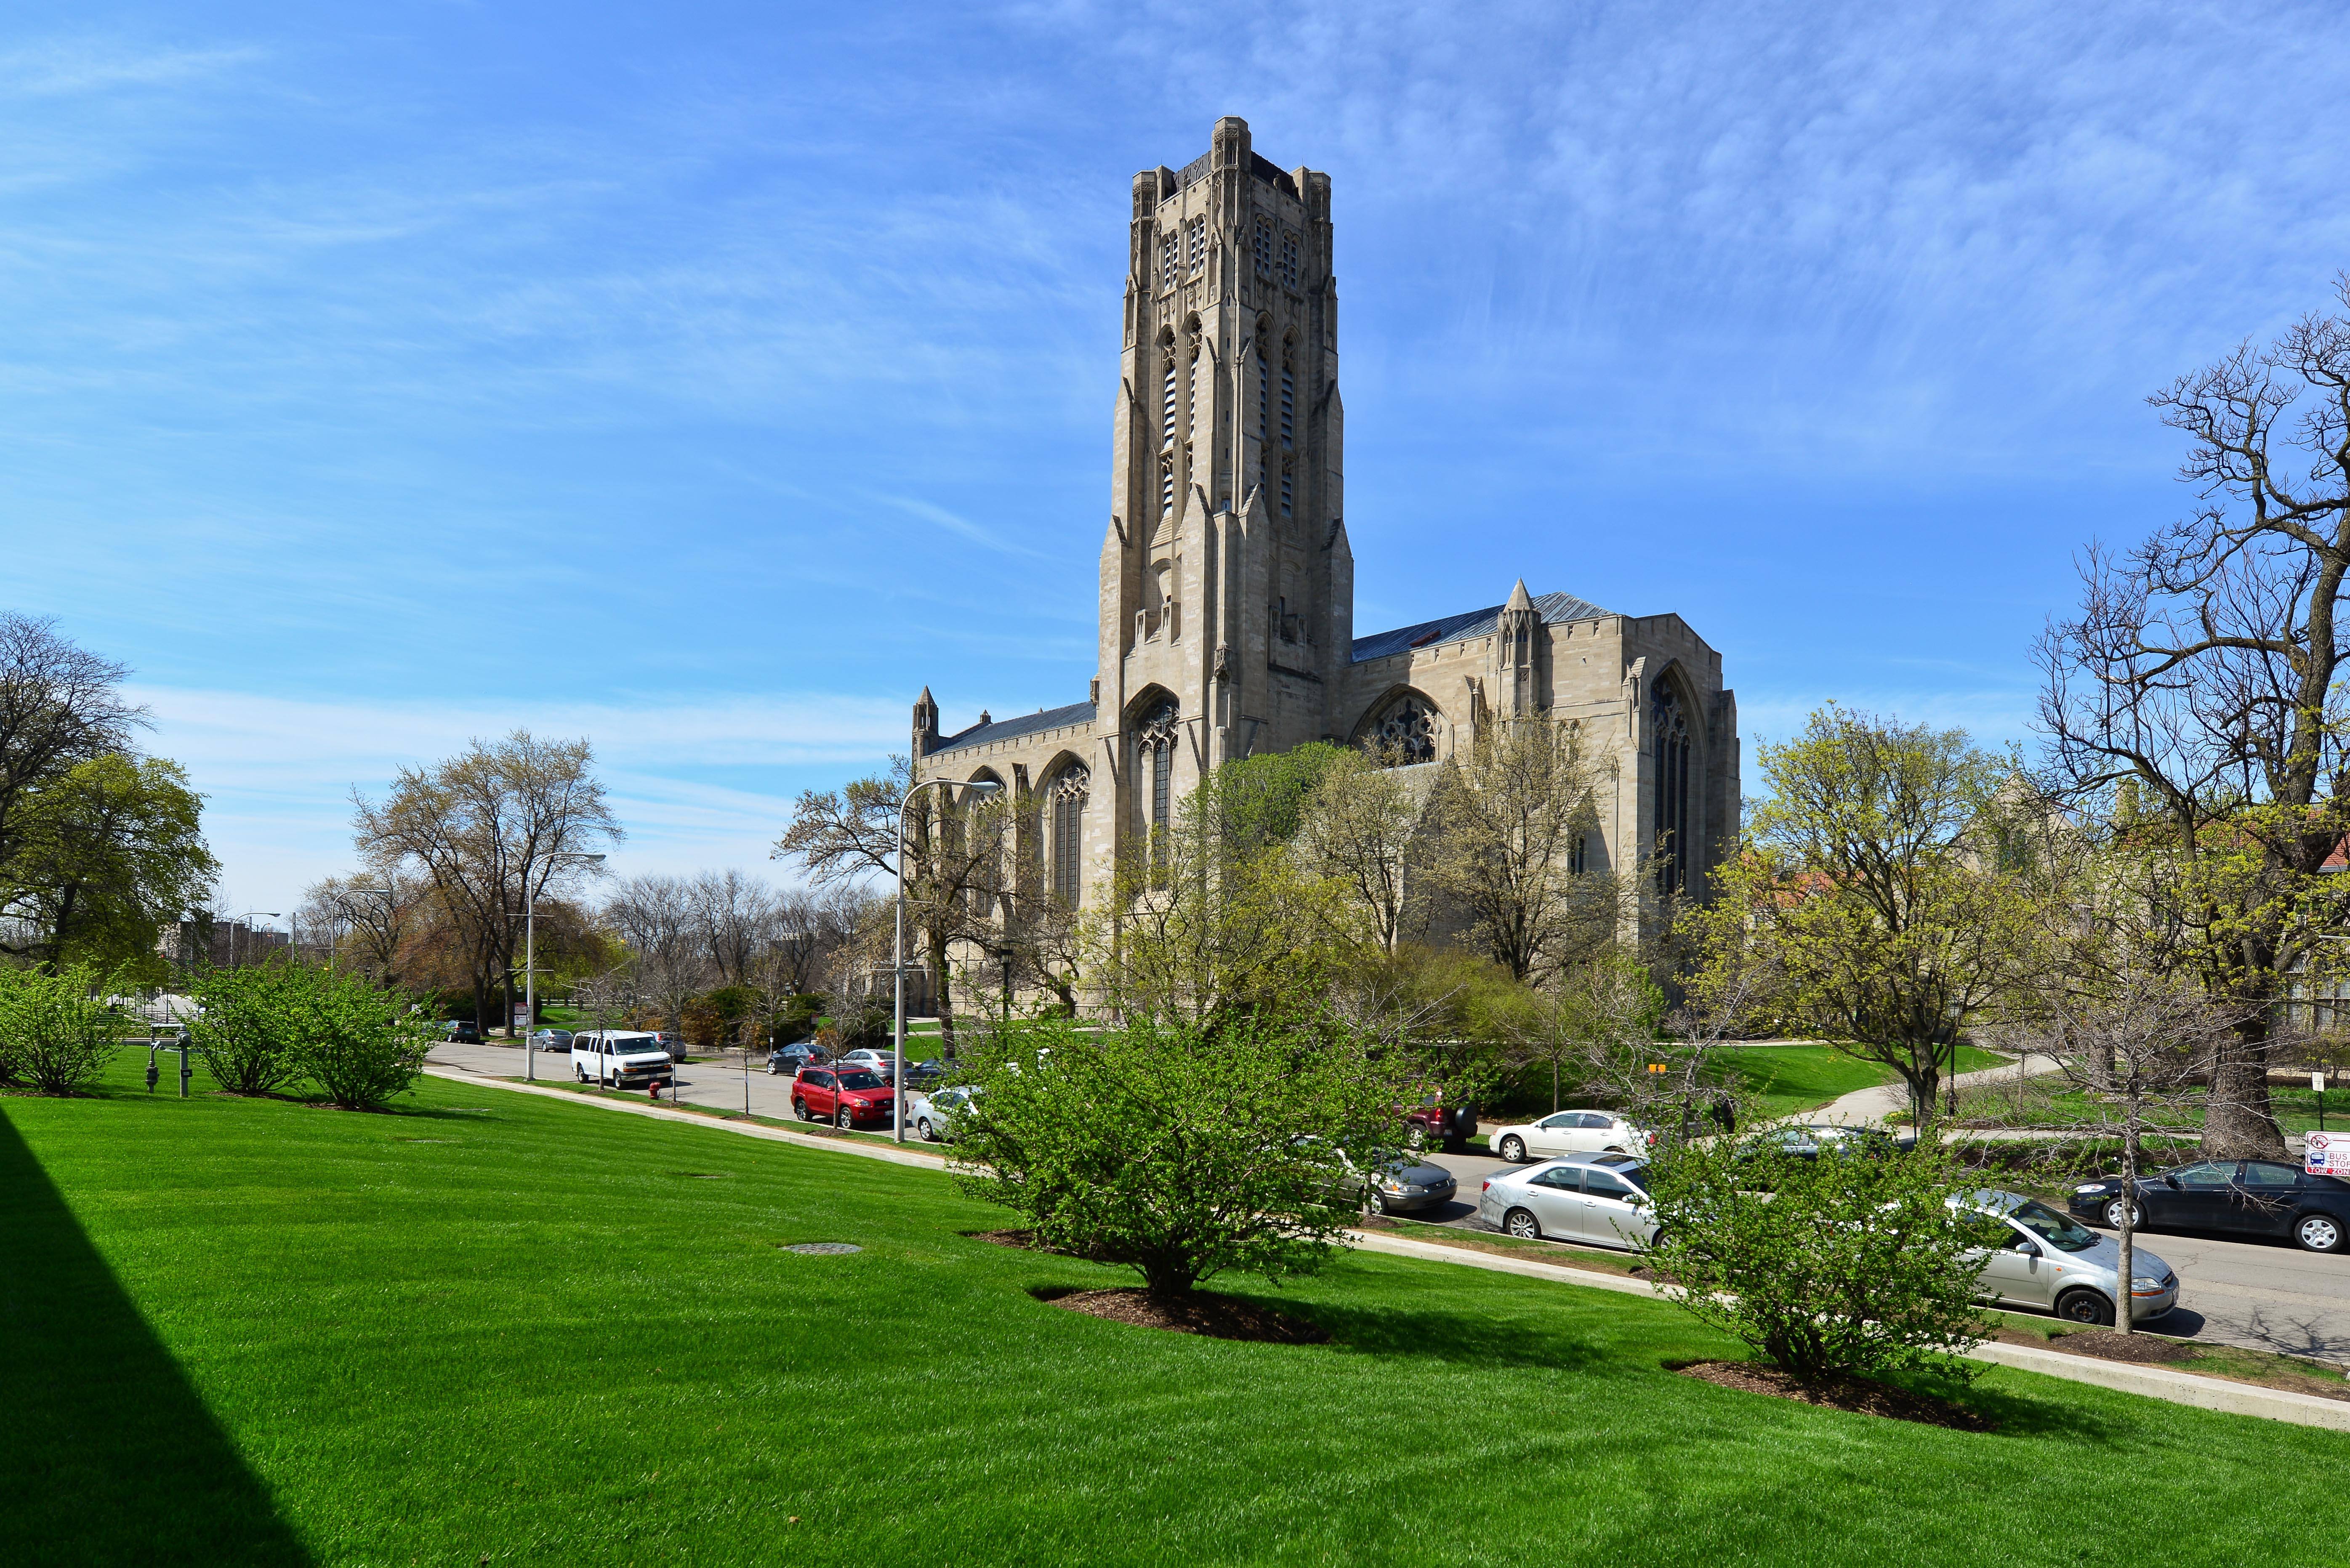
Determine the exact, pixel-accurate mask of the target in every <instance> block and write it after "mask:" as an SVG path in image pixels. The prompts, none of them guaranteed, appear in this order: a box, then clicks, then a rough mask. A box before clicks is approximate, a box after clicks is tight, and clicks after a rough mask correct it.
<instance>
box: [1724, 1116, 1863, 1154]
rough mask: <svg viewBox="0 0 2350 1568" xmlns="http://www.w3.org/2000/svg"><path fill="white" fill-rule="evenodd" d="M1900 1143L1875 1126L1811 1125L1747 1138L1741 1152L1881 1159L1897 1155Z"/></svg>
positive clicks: (1785, 1128) (1814, 1123) (1779, 1129)
mask: <svg viewBox="0 0 2350 1568" xmlns="http://www.w3.org/2000/svg"><path fill="white" fill-rule="evenodd" d="M1900 1147H1901V1140H1900V1139H1898V1138H1897V1137H1894V1136H1893V1135H1892V1134H1891V1133H1889V1132H1886V1131H1884V1130H1883V1129H1881V1128H1878V1127H1844V1126H1839V1125H1837V1124H1835V1123H1831V1122H1812V1123H1808V1124H1806V1125H1804V1126H1802V1127H1773V1128H1771V1129H1770V1130H1769V1131H1768V1132H1763V1133H1760V1134H1757V1135H1756V1136H1755V1137H1752V1138H1751V1139H1749V1140H1748V1141H1747V1143H1746V1144H1745V1146H1744V1147H1743V1148H1742V1150H1741V1152H1742V1153H1744V1154H1747V1155H1751V1156H1760V1155H1765V1154H1775V1155H1779V1156H1781V1157H1783V1158H1789V1159H1817V1158H1819V1157H1820V1155H1821V1153H1822V1152H1823V1151H1824V1150H1825V1151H1832V1152H1834V1153H1836V1154H1865V1155H1870V1156H1874V1157H1877V1158H1882V1157H1884V1156H1886V1155H1888V1154H1893V1153H1896V1152H1898V1150H1899V1149H1900Z"/></svg>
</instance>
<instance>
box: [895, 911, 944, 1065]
mask: <svg viewBox="0 0 2350 1568" xmlns="http://www.w3.org/2000/svg"><path fill="white" fill-rule="evenodd" d="M922 946H923V948H924V950H926V951H927V952H928V953H929V954H930V959H931V976H932V983H933V984H934V986H935V987H936V991H937V994H936V995H935V996H934V997H933V999H932V1000H933V1001H934V1002H936V1003H937V1006H938V1010H939V1054H940V1056H941V1058H944V1057H948V1056H951V1055H953V1054H954V1048H955V1032H954V995H953V990H952V982H951V981H950V980H949V979H948V976H947V939H946V933H945V932H944V930H942V929H939V928H938V927H934V926H926V927H924V928H923V931H922ZM898 1065H899V1071H901V1072H902V1071H903V1070H904V1068H905V1064H904V1063H902V1062H901V1063H899V1064H898Z"/></svg>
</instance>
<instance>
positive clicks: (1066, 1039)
mask: <svg viewBox="0 0 2350 1568" xmlns="http://www.w3.org/2000/svg"><path fill="white" fill-rule="evenodd" d="M966 1066H967V1068H968V1071H969V1076H970V1077H971V1079H972V1081H973V1082H976V1083H977V1084H978V1085H980V1095H979V1098H978V1100H977V1102H976V1109H975V1110H974V1111H972V1112H971V1113H968V1114H967V1115H965V1116H962V1117H960V1118H959V1119H958V1122H957V1127H956V1131H957V1135H958V1139H957V1143H956V1146H955V1147H956V1158H957V1162H958V1164H959V1165H960V1166H961V1167H962V1184H963V1186H964V1188H965V1189H966V1190H968V1191H970V1192H972V1194H974V1195H975V1196H978V1197H981V1198H984V1199H990V1200H991V1201H993V1202H996V1203H1000V1204H1003V1206H1004V1207H1006V1208H1008V1209H1011V1210H1014V1211H1016V1212H1017V1213H1019V1214H1020V1215H1021V1216H1022V1217H1023V1218H1024V1219H1025V1220H1027V1221H1028V1223H1029V1225H1030V1227H1031V1228H1032V1229H1033V1230H1034V1231H1035V1236H1036V1239H1037V1241H1039V1242H1040V1243H1041V1244H1043V1245H1045V1246H1047V1247H1051V1248H1055V1249H1058V1250H1060V1251H1068V1252H1075V1253H1078V1254H1081V1255H1084V1256H1087V1257H1092V1258H1097V1259H1099V1260H1101V1261H1103V1262H1113V1263H1124V1264H1128V1265H1129V1266H1131V1267H1133V1268H1134V1269H1136V1270H1138V1271H1139V1272H1140V1273H1141V1275H1142V1277H1143V1280H1144V1282H1145V1283H1146V1284H1148V1285H1149V1288H1150V1289H1151V1290H1152V1291H1154V1292H1157V1293H1183V1292H1187V1291H1190V1290H1191V1289H1193V1288H1194V1287H1195V1286H1197V1285H1198V1284H1199V1283H1200V1282H1201V1281H1203V1280H1206V1279H1209V1278H1211V1277H1212V1276H1214V1275H1216V1274H1218V1273H1221V1272H1224V1271H1226V1270H1237V1271H1240V1272H1244V1273H1253V1274H1261V1275H1263V1276H1264V1277H1265V1278H1267V1279H1280V1278H1282V1277H1284V1276H1285V1275H1292V1274H1305V1273H1311V1272H1314V1271H1315V1270H1316V1269H1318V1268H1319V1267H1321V1265H1322V1264H1323V1262H1326V1260H1327V1259H1328V1257H1329V1256H1330V1254H1331V1252H1332V1251H1334V1250H1335V1246H1336V1240H1337V1237H1338V1234H1339V1231H1341V1229H1342V1228H1343V1227H1345V1226H1346V1225H1347V1224H1348V1223H1349V1222H1351V1221H1352V1220H1355V1219H1356V1217H1357V1214H1358V1212H1359V1207H1360V1203H1361V1196H1362V1186H1361V1176H1360V1175H1359V1168H1376V1167H1377V1166H1378V1165H1380V1164H1383V1163H1385V1161H1386V1160H1387V1159H1388V1158H1392V1157H1393V1153H1394V1151H1395V1149H1396V1148H1397V1147H1398V1146H1399V1140H1400V1137H1401V1132H1402V1128H1401V1125H1400V1118H1399V1109H1398V1108H1399V1106H1400V1105H1401V1104H1402V1103H1403V1101H1402V1096H1403V1088H1404V1085H1403V1083H1402V1081H1401V1074H1400V1069H1399V1067H1398V1066H1397V1065H1396V1064H1393V1063H1392V1062H1391V1061H1388V1060H1385V1059H1383V1058H1382V1057H1381V1056H1380V1055H1379V1054H1378V1053H1376V1052H1375V1051H1373V1050H1371V1049H1370V1048H1368V1046H1367V1044H1366V1043H1365V1042H1364V1041H1363V1040H1361V1039H1360V1038H1358V1037H1357V1036H1355V1035H1353V1034H1351V1033H1348V1032H1347V1031H1344V1030H1341V1029H1338V1028H1336V1027H1332V1026H1329V1025H1326V1024H1322V1023H1299V1022H1268V1021H1265V1020H1262V1019H1257V1020H1249V1021H1244V1022H1239V1023H1232V1024H1229V1025H1227V1026H1226V1027H1224V1028H1222V1029H1218V1030H1214V1031H1209V1030H1203V1029H1201V1028H1198V1027H1196V1026H1189V1025H1180V1024H1168V1023H1150V1022H1139V1023H1132V1024H1129V1025H1128V1027H1126V1028H1123V1029H1115V1030H1112V1029H1105V1030H1101V1031H1099V1032H1092V1031H1080V1030H1078V1029H1076V1027H1074V1026H1073V1025H1071V1024H1068V1023H1055V1022H1046V1021H1041V1020H1040V1021H1031V1022H1025V1023H1014V1024H1012V1025H1010V1026H1008V1027H1003V1028H999V1029H995V1030H991V1031H989V1032H988V1033H987V1035H986V1036H985V1038H983V1039H982V1040H979V1041H977V1042H975V1043H974V1044H973V1046H972V1049H971V1050H970V1051H969V1053H968V1054H967V1057H966ZM1342 1149H1343V1150H1347V1151H1348V1152H1350V1153H1351V1154H1352V1155H1353V1157H1354V1159H1355V1161H1356V1167H1355V1168H1350V1167H1349V1166H1348V1164H1347V1161H1346V1159H1345V1158H1343V1157H1342V1156H1341V1153H1340V1151H1341V1150H1342Z"/></svg>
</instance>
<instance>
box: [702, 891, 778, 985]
mask: <svg viewBox="0 0 2350 1568" xmlns="http://www.w3.org/2000/svg"><path fill="white" fill-rule="evenodd" d="M687 894H688V896H689V898H691V901H692V905H693V917H694V920H695V922H696V925H697V927H698V928H699V929H698V935H699V938H700V940H701V943H702V953H703V956H704V957H705V958H707V959H708V961H709V963H710V969H711V971H712V974H713V976H714V977H715V980H716V983H717V984H720V985H744V984H747V983H749V977H750V973H751V970H752V966H753V965H754V964H755V963H756V962H757V961H758V959H759V955H760V954H761V953H762V952H763V951H764V950H766V949H767V948H768V947H769V946H770V945H772V944H773V943H774V942H775V940H776V936H777V932H778V930H779V929H780V928H779V926H778V924H777V920H778V917H779V916H780V915H781V913H782V909H783V905H782V901H781V900H780V899H778V898H776V897H775V889H774V888H770V887H768V886H767V884H766V883H764V882H763V881H761V880H760V879H759V878H758V877H745V876H743V874H742V873H741V872H739V871H736V870H733V869H731V868H730V869H727V870H724V871H704V872H702V874H701V875H699V876H697V877H694V878H693V880H692V882H691V884H690V885H689V886H688V888H687Z"/></svg>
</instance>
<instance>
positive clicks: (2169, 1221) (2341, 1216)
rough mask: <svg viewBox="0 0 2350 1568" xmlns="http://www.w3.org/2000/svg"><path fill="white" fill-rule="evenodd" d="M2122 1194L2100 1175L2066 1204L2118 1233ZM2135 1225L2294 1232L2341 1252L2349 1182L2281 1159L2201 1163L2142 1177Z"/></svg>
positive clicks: (2307, 1242)
mask: <svg viewBox="0 0 2350 1568" xmlns="http://www.w3.org/2000/svg"><path fill="white" fill-rule="evenodd" d="M2122 1193H2123V1183H2122V1179H2121V1178H2120V1177H2118V1176H2113V1177H2100V1178H2099V1179H2096V1180H2095V1181H2085V1182H2083V1183H2082V1184H2081V1185H2080V1186H2078V1187H2075V1188H2074V1189H2073V1196H2072V1199H2071V1201H2070V1202H2069V1203H2068V1204H2067V1207H2068V1208H2070V1209H2071V1210H2072V1211H2073V1213H2074V1215H2075V1216H2076V1217H2077V1218H2080V1219H2083V1220H2093V1221H2095V1222H2097V1223H2101V1224H2103V1225H2105V1226H2106V1228H2107V1229H2109V1230H2118V1229H2120V1227H2121V1222H2122ZM2136 1222H2137V1224H2139V1225H2143V1226H2145V1227H2146V1228H2147V1230H2149V1231H2155V1230H2164V1231H2223V1232H2232V1233H2234V1234H2236V1235H2240V1236H2289V1237H2291V1238H2292V1239H2293V1244H2294V1245H2295V1246H2298V1247H2301V1248H2303V1250H2304V1251H2312V1252H2339V1251H2342V1250H2343V1247H2344V1245H2345V1242H2350V1181H2345V1180H2344V1179H2342V1178H2340V1177H2338V1176H2322V1175H2318V1174H2315V1173H2314V1172H2310V1171H2305V1170H2302V1169H2299V1168H2295V1167H2293V1166H2290V1165H2286V1164H2284V1163H2283V1162H2282V1161H2280V1160H2272V1159H2246V1160H2232V1159H2216V1160H2214V1159H2204V1160H2198V1161H2196V1162H2195V1163H2194V1164H2192V1165H2179V1166H2173V1167H2172V1168H2169V1169H2168V1170H2163V1171H2158V1172H2156V1173H2155V1174H2153V1175H2151V1176H2141V1177H2139V1178H2138V1180H2137V1221H2136Z"/></svg>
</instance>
